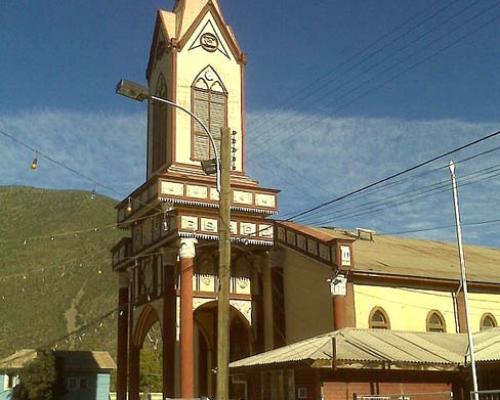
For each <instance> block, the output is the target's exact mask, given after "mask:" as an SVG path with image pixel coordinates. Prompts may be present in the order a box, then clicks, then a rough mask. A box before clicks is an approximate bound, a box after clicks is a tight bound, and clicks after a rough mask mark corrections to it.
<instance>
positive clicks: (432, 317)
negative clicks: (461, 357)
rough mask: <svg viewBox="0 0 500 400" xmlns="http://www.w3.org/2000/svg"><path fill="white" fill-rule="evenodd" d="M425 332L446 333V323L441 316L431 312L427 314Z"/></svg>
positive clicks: (434, 311)
mask: <svg viewBox="0 0 500 400" xmlns="http://www.w3.org/2000/svg"><path fill="white" fill-rule="evenodd" d="M426 327H427V332H446V322H445V320H444V317H443V315H442V314H441V313H440V312H439V311H437V310H432V311H430V312H429V314H427V324H426Z"/></svg>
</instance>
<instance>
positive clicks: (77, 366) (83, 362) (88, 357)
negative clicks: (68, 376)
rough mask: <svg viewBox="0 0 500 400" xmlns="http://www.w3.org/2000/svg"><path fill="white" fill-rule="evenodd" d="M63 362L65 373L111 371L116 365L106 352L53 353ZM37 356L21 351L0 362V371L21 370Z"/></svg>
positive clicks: (60, 351)
mask: <svg viewBox="0 0 500 400" xmlns="http://www.w3.org/2000/svg"><path fill="white" fill-rule="evenodd" d="M53 353H54V355H55V356H56V357H57V358H59V359H61V360H63V365H64V369H65V370H66V371H103V370H105V371H111V370H114V369H116V364H115V362H114V360H113V358H111V356H110V355H109V353H108V352H107V351H69V350H68V351H64V350H56V351H53ZM37 355H38V351H37V350H33V349H23V350H19V351H16V352H15V353H14V354H11V355H10V356H8V357H6V358H4V359H3V360H0V370H10V369H21V368H23V367H24V366H25V365H26V364H28V363H29V362H31V361H33V360H34V359H35V358H36V357H37Z"/></svg>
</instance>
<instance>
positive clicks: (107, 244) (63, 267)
mask: <svg viewBox="0 0 500 400" xmlns="http://www.w3.org/2000/svg"><path fill="white" fill-rule="evenodd" d="M114 205H115V201H114V200H111V199H109V198H106V197H102V196H96V197H95V199H92V198H91V196H90V193H87V192H81V191H69V190H68V191H54V190H46V189H35V188H27V187H1V188H0V321H1V322H0V357H3V356H5V355H7V354H9V353H12V352H14V351H15V350H16V349H20V348H33V347H38V346H43V345H44V344H46V343H50V342H51V341H53V340H54V339H56V338H58V337H61V336H63V335H64V334H66V333H67V332H69V331H72V330H74V329H77V328H79V327H81V326H82V325H83V324H86V323H87V322H89V321H90V320H93V319H94V318H96V317H99V316H101V315H103V314H105V313H106V312H108V311H109V310H112V309H113V308H115V307H116V293H117V292H116V277H115V276H114V273H113V272H112V271H111V254H110V252H109V249H110V248H111V247H112V246H113V244H114V243H116V242H117V241H118V239H119V238H120V237H122V236H123V234H124V233H123V232H119V231H118V230H116V229H114V227H112V225H113V224H114V222H115V220H116V219H115V210H114ZM95 228H97V229H95ZM115 333H116V313H115V314H113V315H112V316H111V317H109V318H107V319H105V320H103V321H102V324H97V325H95V326H93V327H92V329H88V330H86V331H85V332H84V334H83V333H82V334H81V335H79V336H78V335H75V336H73V337H71V338H70V339H68V340H66V341H63V342H62V343H60V344H59V345H58V348H68V349H73V348H77V349H92V350H108V351H110V352H111V353H112V354H114V352H115Z"/></svg>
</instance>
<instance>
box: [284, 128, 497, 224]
mask: <svg viewBox="0 0 500 400" xmlns="http://www.w3.org/2000/svg"><path fill="white" fill-rule="evenodd" d="M498 135H500V131H496V132H493V133H490V134H488V135H486V136H483V137H481V138H479V139H476V140H473V141H471V142H468V143H466V144H464V145H462V146H459V147H456V148H454V149H452V150H449V151H446V152H444V153H441V154H439V155H437V156H434V157H432V158H430V159H428V160H426V161H422V162H420V163H418V164H416V165H413V166H411V167H408V168H406V169H404V170H402V171H399V172H396V173H394V174H391V175H389V176H387V177H385V178H382V179H379V180H377V181H375V182H372V183H370V184H368V185H365V186H362V187H360V188H358V189H355V190H352V191H350V192H348V193H345V194H343V195H341V196H338V197H336V198H333V199H331V200H327V201H325V202H323V203H321V204H318V205H316V206H314V207H311V208H309V209H306V210H304V211H301V212H299V213H296V214H295V215H292V216H291V217H288V218H287V219H286V221H291V220H294V219H296V218H298V217H301V216H303V215H307V214H309V213H311V212H312V211H315V210H318V209H321V208H324V207H326V206H327V205H330V204H334V203H338V202H339V201H341V200H344V199H347V198H349V197H351V196H353V195H355V194H357V193H361V192H364V191H366V190H367V189H370V188H372V187H375V186H378V185H380V184H382V183H385V182H387V181H390V180H392V179H394V178H397V177H399V176H402V175H405V174H407V173H409V172H411V171H415V170H417V169H419V168H422V167H424V166H426V165H429V164H431V163H433V162H435V161H437V160H440V159H442V158H444V157H447V156H449V155H451V154H454V153H456V152H459V151H461V150H464V149H466V148H469V147H471V146H474V145H476V144H478V143H481V142H484V141H485V140H488V139H491V138H493V137H496V136H498Z"/></svg>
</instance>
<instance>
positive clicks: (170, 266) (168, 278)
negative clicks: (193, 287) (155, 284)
mask: <svg viewBox="0 0 500 400" xmlns="http://www.w3.org/2000/svg"><path fill="white" fill-rule="evenodd" d="M172 250H173V249H172ZM176 259H177V251H175V250H174V251H173V252H172V251H168V250H167V249H165V250H164V251H162V261H163V269H162V271H163V277H164V279H163V282H164V283H163V397H164V398H174V397H175V341H176V334H177V332H176V331H177V326H176V320H177V318H176V317H177V305H176V298H177V294H176V291H175V285H176V276H177V274H176V269H177V268H176Z"/></svg>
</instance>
